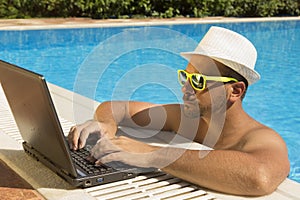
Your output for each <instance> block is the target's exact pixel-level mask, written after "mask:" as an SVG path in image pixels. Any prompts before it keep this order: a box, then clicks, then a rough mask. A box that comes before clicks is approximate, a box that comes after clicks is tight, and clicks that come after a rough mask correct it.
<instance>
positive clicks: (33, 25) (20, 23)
mask: <svg viewBox="0 0 300 200" xmlns="http://www.w3.org/2000/svg"><path fill="white" fill-rule="evenodd" d="M282 20H300V17H268V18H228V17H207V18H172V19H105V20H93V19H89V18H50V19H43V18H41V19H0V30H26V29H49V28H92V27H112V26H138V25H143V26H144V25H161V24H187V23H230V22H255V21H282Z"/></svg>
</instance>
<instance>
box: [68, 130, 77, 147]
mask: <svg viewBox="0 0 300 200" xmlns="http://www.w3.org/2000/svg"><path fill="white" fill-rule="evenodd" d="M68 142H69V145H70V148H71V149H73V150H76V149H77V143H78V130H77V127H76V126H72V127H71V129H70V132H69V134H68Z"/></svg>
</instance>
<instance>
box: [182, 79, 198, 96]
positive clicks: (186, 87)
mask: <svg viewBox="0 0 300 200" xmlns="http://www.w3.org/2000/svg"><path fill="white" fill-rule="evenodd" d="M181 91H182V93H187V92H189V93H191V92H195V91H194V88H193V87H192V86H191V83H190V80H189V79H188V80H187V81H186V82H185V84H184V85H183V86H182V88H181Z"/></svg>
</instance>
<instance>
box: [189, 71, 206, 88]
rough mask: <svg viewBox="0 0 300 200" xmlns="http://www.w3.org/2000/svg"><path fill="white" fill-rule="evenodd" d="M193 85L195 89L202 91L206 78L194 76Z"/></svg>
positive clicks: (192, 78) (198, 75)
mask: <svg viewBox="0 0 300 200" xmlns="http://www.w3.org/2000/svg"><path fill="white" fill-rule="evenodd" d="M191 83H192V84H193V86H194V87H195V88H197V89H199V90H202V89H203V87H204V78H203V76H201V75H200V74H193V75H192V77H191Z"/></svg>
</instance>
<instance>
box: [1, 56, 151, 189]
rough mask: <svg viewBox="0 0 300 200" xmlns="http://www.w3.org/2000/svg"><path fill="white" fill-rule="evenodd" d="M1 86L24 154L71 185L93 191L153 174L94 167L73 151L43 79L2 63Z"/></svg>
mask: <svg viewBox="0 0 300 200" xmlns="http://www.w3.org/2000/svg"><path fill="white" fill-rule="evenodd" d="M0 84H1V86H2V88H3V91H4V93H5V96H6V98H7V101H8V103H9V106H10V108H11V111H12V113H13V116H14V118H15V121H16V124H17V126H18V129H19V131H20V133H21V135H22V138H23V140H24V142H23V148H24V150H25V152H26V153H27V154H29V155H30V156H32V157H33V158H35V159H36V160H38V161H40V162H42V163H43V164H44V165H45V166H47V167H48V168H50V169H51V170H52V171H54V172H55V173H57V174H58V175H60V176H61V177H62V178H63V179H65V180H66V181H67V182H69V183H70V184H71V185H73V186H76V187H90V186H95V185H101V184H105V183H110V182H115V181H120V180H125V179H129V178H133V177H136V176H137V175H138V174H141V173H149V172H151V171H153V170H154V169H141V168H137V167H134V166H128V165H123V164H121V163H117V162H116V163H110V164H109V165H103V166H94V164H93V163H89V162H88V161H87V160H86V159H85V157H86V156H87V155H88V152H87V151H86V150H84V149H83V150H79V151H72V150H70V148H69V145H68V143H67V139H66V137H65V135H64V133H63V130H62V127H61V124H60V121H59V118H58V116H57V113H56V110H55V107H54V104H53V101H52V99H51V96H50V92H49V90H48V87H47V83H46V80H45V78H44V77H43V76H42V75H40V74H37V73H35V72H32V71H29V70H26V69H23V68H21V67H18V66H16V65H13V64H10V63H7V62H4V61H1V60H0Z"/></svg>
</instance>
